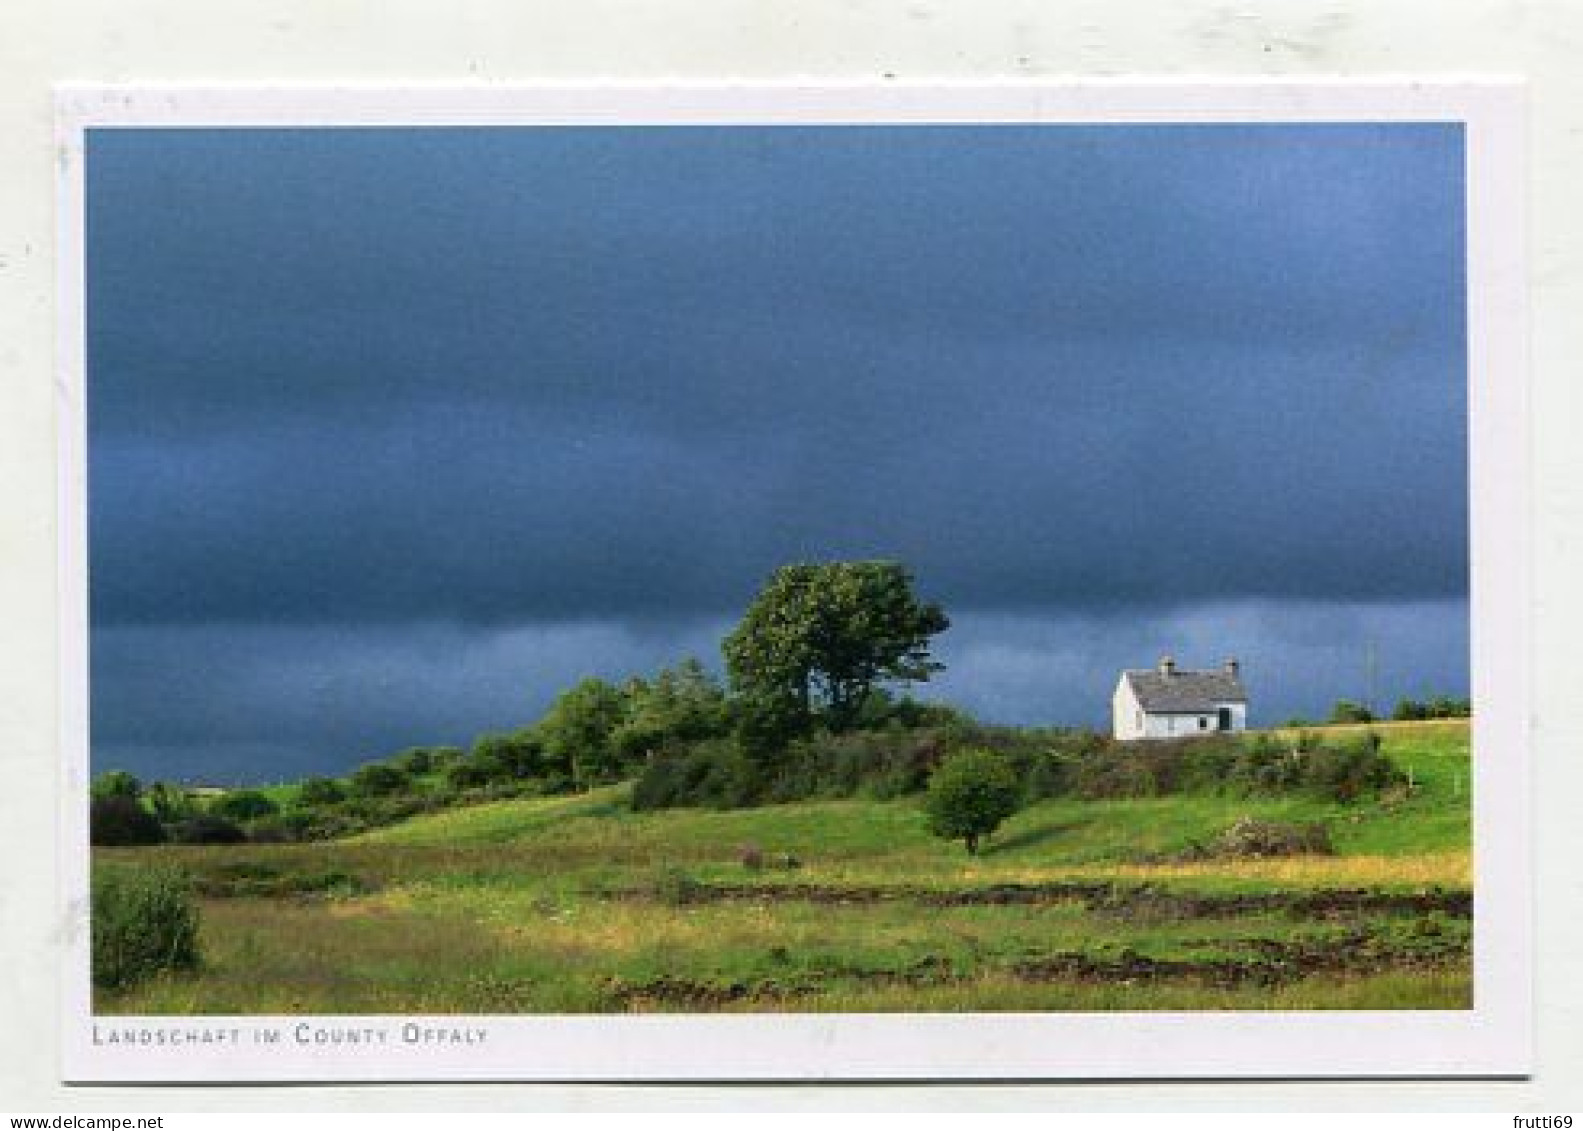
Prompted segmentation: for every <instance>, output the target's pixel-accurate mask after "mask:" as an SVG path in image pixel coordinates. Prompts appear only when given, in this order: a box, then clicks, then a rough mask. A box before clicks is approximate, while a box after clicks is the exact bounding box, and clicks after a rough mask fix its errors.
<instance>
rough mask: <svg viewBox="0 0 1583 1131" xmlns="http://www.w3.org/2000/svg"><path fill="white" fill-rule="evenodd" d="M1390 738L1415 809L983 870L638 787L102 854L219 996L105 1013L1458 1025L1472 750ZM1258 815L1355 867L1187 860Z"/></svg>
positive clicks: (825, 811) (1171, 809) (1402, 801)
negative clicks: (198, 926) (752, 1013)
mask: <svg viewBox="0 0 1583 1131" xmlns="http://www.w3.org/2000/svg"><path fill="white" fill-rule="evenodd" d="M1378 729H1379V730H1380V733H1382V734H1384V735H1385V736H1386V749H1387V751H1388V752H1389V753H1390V754H1391V755H1392V757H1394V758H1395V759H1396V760H1397V761H1398V762H1399V763H1400V764H1401V765H1402V766H1403V767H1404V768H1407V769H1410V770H1411V771H1412V774H1413V778H1414V781H1415V784H1416V788H1415V789H1414V790H1412V791H1410V792H1407V791H1398V792H1395V793H1393V794H1391V795H1388V796H1386V797H1383V798H1379V799H1370V800H1366V801H1362V802H1359V803H1356V804H1352V805H1343V804H1338V803H1329V802H1321V801H1316V800H1311V799H1307V798H1300V797H1291V796H1287V797H1276V798H1237V797H1226V796H1217V795H1175V796H1168V797H1155V798H1131V799H1118V800H1107V801H1080V800H1075V799H1071V798H1061V799H1057V800H1052V801H1047V802H1043V803H1041V804H1039V805H1036V806H1034V807H1032V808H1029V809H1027V810H1024V811H1023V812H1021V813H1019V814H1018V815H1017V816H1016V817H1015V818H1014V819H1013V820H1012V821H1011V822H1009V823H1008V824H1007V825H1006V826H1005V827H1004V828H1003V829H1002V830H1001V831H1000V832H999V833H997V834H996V836H995V837H994V838H993V839H992V840H991V841H990V843H989V844H988V846H987V847H986V849H985V851H984V852H983V853H981V854H980V855H979V856H976V857H970V856H968V855H967V854H966V853H965V852H964V851H963V849H962V847H961V846H960V844H951V843H946V842H943V841H940V840H938V839H936V838H934V837H932V836H930V835H929V833H928V831H927V828H926V825H925V821H924V818H923V814H922V812H921V810H920V808H919V805H918V802H917V800H916V799H911V798H909V799H902V800H896V801H884V802H881V801H872V800H863V799H848V800H840V801H821V802H807V803H801V804H795V805H784V806H771V807H765V808H759V809H745V810H734V811H724V812H714V811H700V810H667V811H661V812H652V813H634V812H632V811H631V810H630V808H628V806H627V805H626V798H625V796H624V791H625V790H626V788H627V787H624V786H616V787H611V788H607V789H602V790H598V791H595V792H593V793H589V794H582V795H576V796H570V797H554V798H533V799H519V800H511V801H501V802H495V803H489V804H482V805H476V806H472V807H468V808H462V809H454V810H449V811H445V812H441V813H435V814H429V815H425V816H421V817H417V818H414V819H412V820H409V821H407V822H405V823H403V824H400V825H396V826H392V827H389V828H385V829H380V830H377V831H374V832H370V833H366V834H363V835H361V836H359V837H356V838H351V839H348V840H345V841H339V842H327V843H311V844H290V845H240V846H234V847H188V848H179V847H172V846H166V847H160V848H156V849H137V850H100V851H98V852H97V854H96V858H97V859H98V860H100V861H101V862H102V864H103V866H108V867H115V866H127V865H128V864H130V863H131V862H134V861H138V862H141V861H147V860H149V859H153V858H173V859H176V860H178V861H179V862H180V863H181V864H182V865H183V866H185V867H187V868H188V869H190V870H191V871H192V872H193V874H194V875H195V876H196V877H197V878H198V882H199V884H200V888H201V890H202V891H203V892H204V893H205V895H204V897H203V901H202V914H203V927H202V940H203V944H204V947H205V950H204V954H205V967H204V969H203V970H202V971H201V972H199V973H198V974H196V975H189V976H182V977H173V978H168V979H164V980H158V981H154V982H149V983H145V984H143V985H141V986H138V987H134V988H133V989H131V990H129V991H126V992H124V993H122V994H119V995H114V996H106V997H105V998H104V999H103V1001H102V1005H103V1007H104V1008H106V1009H107V1010H108V1011H112V1012H123V1011H124V1012H153V1013H158V1012H178V1013H186V1012H213V1013H225V1012H239V1013H247V1012H260V1011H264V1012H267V1011H277V1010H278V1011H282V1012H299V1011H306V1012H326V1013H331V1012H365V1011H390V1012H405V1011H434V1012H444V1011H460V1012H512V1011H586V1010H652V1009H684V1010H701V1009H709V1010H715V1009H723V1010H728V1009H795V1010H824V1009H842V1010H884V1009H909V1010H911V1009H1108V1008H1128V1009H1144V1008H1166V1009H1169V1008H1271V1007H1275V1008H1326V1007H1337V1008H1346V1007H1359V1008H1362V1007H1369V1008H1389V1007H1392V1006H1415V1007H1420V1008H1461V1007H1465V1006H1466V1005H1467V1003H1468V1001H1469V1000H1470V998H1469V994H1470V985H1469V961H1468V949H1469V943H1470V936H1471V923H1470V922H1469V920H1468V906H1467V898H1466V893H1467V891H1468V888H1469V885H1470V883H1471V851H1470V817H1469V803H1468V780H1469V758H1468V730H1467V724H1466V723H1465V722H1437V723H1419V724H1396V725H1392V726H1389V727H1382V728H1378ZM1244 816H1253V817H1261V818H1265V819H1271V820H1280V821H1301V822H1315V821H1317V822H1322V823H1324V824H1325V825H1326V826H1328V828H1329V829H1330V832H1331V837H1332V840H1333V842H1334V845H1335V848H1336V853H1335V855H1330V856H1299V857H1287V858H1278V859H1265V860H1247V859H1192V858H1190V857H1191V855H1192V854H1191V852H1190V851H1189V850H1190V848H1191V846H1192V845H1193V844H1195V843H1204V842H1206V841H1209V840H1211V839H1212V838H1213V837H1214V836H1215V835H1216V834H1218V833H1219V832H1221V831H1222V830H1224V829H1225V828H1226V827H1227V826H1228V825H1230V824H1231V823H1232V822H1234V821H1236V820H1237V819H1238V818H1241V817H1244ZM748 850H751V851H748ZM760 857H761V858H762V863H761V864H757V866H749V865H750V864H755V862H756V861H757V859H758V858H760ZM744 860H747V861H748V863H746V864H745V863H744Z"/></svg>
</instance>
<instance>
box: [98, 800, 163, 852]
mask: <svg viewBox="0 0 1583 1131" xmlns="http://www.w3.org/2000/svg"><path fill="white" fill-rule="evenodd" d="M164 839H165V830H164V827H163V826H161V825H160V823H159V818H157V817H155V816H154V814H152V813H150V812H149V811H148V810H147V809H145V808H143V806H142V805H141V804H139V803H138V801H137V800H136V799H135V798H132V797H128V796H126V795H125V794H121V793H109V794H104V795H100V796H96V797H92V798H90V799H89V802H88V843H89V844H95V845H103V846H105V847H117V846H127V845H140V844H159V843H160V842H161V841H163V840H164Z"/></svg>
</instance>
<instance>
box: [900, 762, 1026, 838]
mask: <svg viewBox="0 0 1583 1131" xmlns="http://www.w3.org/2000/svg"><path fill="white" fill-rule="evenodd" d="M1021 800H1022V785H1021V783H1020V782H1019V781H1018V780H1017V775H1016V772H1015V771H1014V770H1013V769H1012V767H1011V764H1010V763H1009V762H1007V761H1006V759H1005V758H1004V757H1002V756H1001V755H999V754H996V753H994V752H993V751H990V750H965V751H962V752H961V753H958V754H953V755H951V756H950V757H949V758H947V759H946V760H945V761H944V762H942V763H941V764H940V768H939V769H938V770H936V771H935V772H934V774H933V775H932V776H931V777H930V778H929V792H928V794H927V795H926V797H925V800H924V811H925V812H926V813H928V815H929V831H930V832H932V833H934V834H935V835H936V836H939V837H945V838H946V839H948V840H961V841H963V842H964V843H966V845H967V850H968V851H969V852H974V853H976V852H977V851H978V845H979V841H980V840H981V839H983V838H984V837H986V836H989V835H991V834H992V833H994V831H995V830H996V829H997V828H999V827H1000V825H1001V822H1003V821H1004V820H1005V819H1006V818H1007V817H1009V816H1011V815H1012V814H1013V813H1015V812H1016V811H1017V806H1018V804H1019V802H1020V801H1021Z"/></svg>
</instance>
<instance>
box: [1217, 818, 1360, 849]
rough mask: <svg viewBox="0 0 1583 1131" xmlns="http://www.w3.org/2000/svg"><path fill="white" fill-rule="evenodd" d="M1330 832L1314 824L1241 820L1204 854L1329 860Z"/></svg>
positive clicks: (1318, 824)
mask: <svg viewBox="0 0 1583 1131" xmlns="http://www.w3.org/2000/svg"><path fill="white" fill-rule="evenodd" d="M1335 851H1336V849H1335V845H1334V844H1333V843H1332V842H1331V839H1330V828H1329V826H1327V825H1325V824H1324V823H1322V822H1318V821H1314V822H1308V823H1303V824H1293V823H1290V822H1286V821H1261V820H1258V819H1257V818H1254V817H1243V818H1241V819H1239V820H1238V821H1236V822H1235V823H1234V824H1232V825H1231V827H1230V828H1227V829H1225V830H1223V831H1222V832H1221V833H1220V835H1218V836H1217V837H1215V839H1214V842H1213V843H1212V844H1211V845H1210V846H1209V848H1208V852H1207V854H1208V855H1210V856H1219V857H1255V858H1257V857H1265V856H1302V855H1315V856H1330V855H1333V854H1334V853H1335Z"/></svg>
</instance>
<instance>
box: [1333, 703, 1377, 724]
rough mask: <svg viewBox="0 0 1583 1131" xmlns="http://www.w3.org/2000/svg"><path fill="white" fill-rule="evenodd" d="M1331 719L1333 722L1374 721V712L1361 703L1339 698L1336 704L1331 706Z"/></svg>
mask: <svg viewBox="0 0 1583 1131" xmlns="http://www.w3.org/2000/svg"><path fill="white" fill-rule="evenodd" d="M1330 721H1331V722H1333V723H1372V722H1373V721H1374V712H1373V711H1371V710H1369V709H1368V708H1367V707H1365V706H1364V705H1363V704H1361V703H1354V702H1353V701H1352V700H1351V699H1338V700H1336V705H1335V706H1334V707H1332V708H1330Z"/></svg>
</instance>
